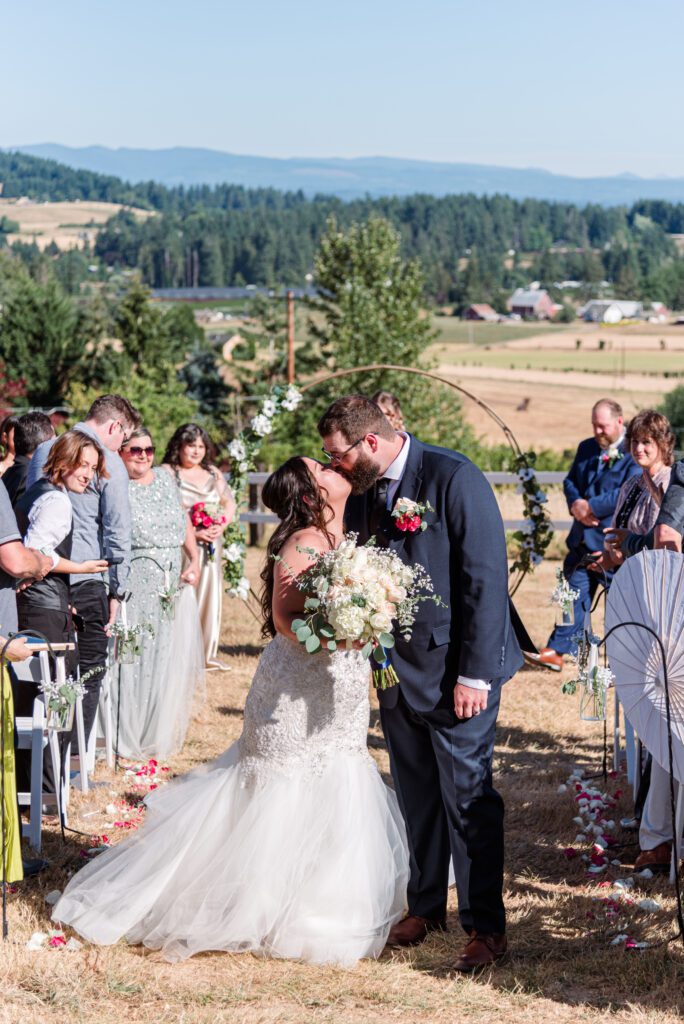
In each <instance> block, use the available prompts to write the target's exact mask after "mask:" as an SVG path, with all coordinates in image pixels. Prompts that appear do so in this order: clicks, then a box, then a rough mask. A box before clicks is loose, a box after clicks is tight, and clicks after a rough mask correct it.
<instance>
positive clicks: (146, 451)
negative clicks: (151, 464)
mask: <svg viewBox="0 0 684 1024" xmlns="http://www.w3.org/2000/svg"><path fill="white" fill-rule="evenodd" d="M154 452H155V448H154V445H153V444H151V445H148V447H147V448H141V447H140V445H139V444H132V445H130V447H129V448H127V449H126V453H127V454H128V455H132V456H133V457H134V458H140V456H141V455H144V456H145V458H146V459H151V458H152V456H153V455H154Z"/></svg>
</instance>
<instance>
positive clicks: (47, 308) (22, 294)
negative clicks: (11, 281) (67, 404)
mask: <svg viewBox="0 0 684 1024" xmlns="http://www.w3.org/2000/svg"><path fill="white" fill-rule="evenodd" d="M76 321H77V317H76V311H75V309H74V305H73V303H72V302H71V300H70V299H69V298H68V297H67V296H65V295H64V294H63V293H62V292H61V290H60V288H59V286H58V285H57V283H56V282H55V281H54V280H50V281H48V282H47V284H45V285H41V284H37V283H35V282H33V281H30V280H28V279H24V280H20V281H19V282H18V283H17V284H16V287H14V288H13V289H12V290H11V291H10V294H9V297H8V298H7V300H6V302H5V304H4V305H3V309H2V315H1V316H0V351H2V354H3V357H4V359H5V360H6V362H7V364H8V366H10V367H11V368H12V373H13V374H16V375H17V376H18V377H21V378H23V379H24V380H25V382H26V397H27V399H28V401H29V402H30V404H31V405H41V406H47V405H52V404H56V403H58V402H61V401H63V400H64V395H65V393H66V391H67V389H68V388H69V385H70V383H71V382H72V380H74V379H75V378H76V376H77V374H78V368H79V363H80V360H81V357H82V355H83V339H82V338H81V337H80V336H79V334H78V332H77V330H76Z"/></svg>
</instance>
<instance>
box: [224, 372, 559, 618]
mask: <svg viewBox="0 0 684 1024" xmlns="http://www.w3.org/2000/svg"><path fill="white" fill-rule="evenodd" d="M377 370H394V371H398V372H400V373H412V374H416V375H418V376H421V377H427V378H429V379H431V380H435V381H438V382H439V383H441V384H444V385H445V386H446V387H450V388H453V390H454V391H458V392H459V393H460V394H462V395H465V397H466V398H468V399H470V400H471V401H473V402H475V404H476V405H478V406H479V407H480V408H481V409H483V410H484V412H486V413H487V415H488V416H489V417H490V418H491V419H492V420H493V421H494V422H495V423H496V424H497V426H498V427H500V429H501V430H502V431H503V434H504V436H505V438H506V441H507V442H508V444H509V446H510V448H511V456H512V458H511V471H512V472H513V473H515V474H516V475H517V477H518V481H519V483H518V486H517V488H516V490H517V492H518V493H519V494H522V498H523V516H524V523H523V525H522V527H521V528H520V529H519V530H516V531H515V533H514V534H513V538H514V540H516V541H517V543H518V549H517V551H516V553H515V556H514V559H513V564H512V565H511V569H510V572H511V576H512V580H511V586H510V588H509V589H510V593H511V595H513V594H515V592H516V590H517V589H518V587H519V586H520V584H521V583H522V581H523V579H524V578H525V576H526V575H527V573H528V572H532V571H533V570H534V568H535V567H536V566H537V565H539V563H540V562H541V561H542V560H543V558H544V554H545V552H546V549H547V548H548V546H549V544H550V542H551V538H552V537H553V528H552V526H551V520H550V517H549V514H548V511H547V509H546V504H547V502H548V498H547V496H546V494H545V493H544V491H543V490H542V489H541V487H540V486H539V482H538V480H537V475H536V472H535V463H536V455H535V453H534V452H533V451H528V452H524V451H523V450H522V449H521V447H520V445H519V444H518V441H517V439H516V437H515V435H514V434H513V431H512V430H511V428H510V427H509V426H508V424H507V423H506V422H505V421H504V420H503V419H502V418H501V417H500V416H499V414H498V413H497V412H495V411H494V409H492V408H491V406H489V405H487V403H486V402H483V401H482V399H481V398H478V397H477V395H474V394H473V393H472V392H471V391H468V390H467V389H466V388H464V387H461V385H460V384H455V383H454V382H453V381H451V380H447V379H446V378H445V377H440V376H439V375H438V374H435V373H431V372H430V371H429V370H421V369H417V368H415V367H411V366H394V365H392V364H386V363H379V364H372V365H369V366H357V367H353V368H352V369H347V370H337V371H336V372H335V373H329V374H326V375H325V376H323V377H318V378H316V379H315V380H311V381H307V383H306V384H303V385H301V386H300V387H299V388H297V387H295V386H294V385H292V384H290V385H276V386H275V387H274V388H273V389H272V391H271V393H270V395H268V396H267V397H266V398H264V399H263V400H262V405H261V410H260V412H259V413H258V414H257V415H256V416H255V417H254V418H253V419H252V420H251V421H250V425H249V426H248V427H247V428H245V430H243V431H242V432H241V433H240V434H238V436H237V437H236V438H235V439H234V440H233V441H231V443H230V445H229V446H228V454H229V455H230V457H231V460H232V463H233V471H232V474H231V486H232V488H233V492H234V494H235V501H236V504H237V506H238V508H239V507H240V505H241V504H243V502H244V500H245V493H246V487H247V477H248V474H249V473H250V472H252V471H253V470H254V469H255V468H256V461H255V460H256V457H257V455H258V453H259V450H260V448H261V445H262V443H263V439H264V437H266V436H267V435H268V434H270V433H271V431H272V429H273V421H274V419H275V418H276V417H277V416H278V415H280V414H281V413H282V412H284V411H285V412H294V410H295V409H296V408H297V406H298V405H299V404H300V402H301V401H302V397H303V395H304V394H305V392H307V391H310V390H311V389H312V388H315V387H317V386H319V385H321V384H327V383H329V382H330V381H332V380H336V379H340V378H343V377H349V376H352V375H354V374H358V373H371V372H374V371H377ZM246 550H247V547H246V542H245V535H244V532H243V530H242V527H241V526H240V525H239V523H238V522H234V523H231V525H230V526H229V527H228V529H227V530H226V532H225V534H224V548H223V558H224V579H225V581H226V584H227V592H228V594H230V596H231V597H240V598H242V599H243V600H245V601H246V600H247V599H248V597H249V594H250V584H249V580H248V579H247V577H246V576H245V574H244V561H245V555H246Z"/></svg>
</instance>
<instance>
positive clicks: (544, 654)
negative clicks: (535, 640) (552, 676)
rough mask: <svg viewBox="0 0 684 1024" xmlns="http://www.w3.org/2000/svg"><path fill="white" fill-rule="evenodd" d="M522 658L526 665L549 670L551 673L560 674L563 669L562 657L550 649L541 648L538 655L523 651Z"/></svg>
mask: <svg viewBox="0 0 684 1024" xmlns="http://www.w3.org/2000/svg"><path fill="white" fill-rule="evenodd" d="M523 657H524V659H525V661H526V662H527V664H528V665H532V666H536V667H538V668H549V669H551V671H552V672H560V670H561V669H562V668H563V655H562V654H558V652H557V651H554V649H553V648H552V647H542V649H541V651H540V652H539V654H533V653H532V652H531V651H523Z"/></svg>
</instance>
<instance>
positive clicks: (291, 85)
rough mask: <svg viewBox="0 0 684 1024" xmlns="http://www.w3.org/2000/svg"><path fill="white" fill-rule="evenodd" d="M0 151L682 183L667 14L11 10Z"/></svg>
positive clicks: (230, 3) (312, 7)
mask: <svg viewBox="0 0 684 1024" xmlns="http://www.w3.org/2000/svg"><path fill="white" fill-rule="evenodd" d="M0 36H1V37H2V40H3V45H2V59H1V61H0V96H1V97H2V101H1V102H0V146H3V147H6V146H10V145H13V144H28V143H36V142H60V143H63V144H66V145H75V146H82V145H91V144H101V145H108V146H133V147H150V148H161V147H165V146H173V145H183V146H208V147H211V148H214V149H222V150H227V151H231V152H235V153H249V154H258V155H264V156H370V155H383V156H402V157H410V158H415V159H425V160H444V161H458V162H468V163H486V164H497V165H505V166H514V167H544V168H547V169H549V170H553V171H557V172H563V173H568V174H578V175H583V176H589V175H594V174H617V173H620V172H623V171H629V172H632V173H636V174H641V175H645V176H658V175H667V176H671V177H684V132H683V131H682V129H681V124H682V107H683V102H682V101H683V100H684V60H683V59H682V56H681V54H682V41H683V39H684V2H683V0H651V2H648V3H647V2H644V0H622V2H615V0H592V2H588V0H574V2H573V3H557V2H556V3H554V2H553V0H546V2H541V0H468V2H463V0H451V2H447V0H421V2H416V0H413V2H407V0H391V2H390V0H345V2H344V3H342V2H340V0H317V2H315V3H314V2H313V0H290V2H289V3H287V2H285V0H280V2H278V0H249V2H248V3H236V2H235V0H195V2H188V0H184V2H181V0H163V2H162V0H119V2H118V3H116V4H115V3H112V2H105V0H89V2H88V3H86V2H84V0H61V2H60V3H55V2H54V0H49V2H47V0H31V3H24V4H20V3H18V2H14V3H9V4H5V5H4V7H3V12H2V18H1V20H0Z"/></svg>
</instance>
